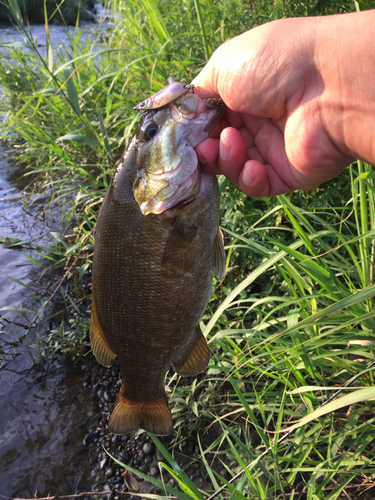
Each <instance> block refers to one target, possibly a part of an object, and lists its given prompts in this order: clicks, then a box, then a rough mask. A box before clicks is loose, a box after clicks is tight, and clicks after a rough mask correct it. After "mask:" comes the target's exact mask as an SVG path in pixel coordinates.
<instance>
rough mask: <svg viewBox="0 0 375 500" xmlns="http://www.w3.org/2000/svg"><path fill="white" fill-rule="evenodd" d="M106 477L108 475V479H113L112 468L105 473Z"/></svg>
mask: <svg viewBox="0 0 375 500" xmlns="http://www.w3.org/2000/svg"><path fill="white" fill-rule="evenodd" d="M105 475H106V477H111V476H113V469H112V468H111V467H110V468H109V469H107V470H106V471H105Z"/></svg>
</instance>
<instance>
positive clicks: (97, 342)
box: [90, 294, 116, 367]
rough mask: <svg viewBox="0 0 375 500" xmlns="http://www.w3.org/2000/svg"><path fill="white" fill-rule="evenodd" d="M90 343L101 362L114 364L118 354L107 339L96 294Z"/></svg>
mask: <svg viewBox="0 0 375 500" xmlns="http://www.w3.org/2000/svg"><path fill="white" fill-rule="evenodd" d="M90 343H91V349H92V352H93V353H94V356H95V357H96V359H97V360H98V361H99V363H101V364H102V365H104V366H107V367H110V366H112V364H113V361H114V360H115V357H116V354H115V353H114V352H113V350H112V349H111V348H110V346H109V344H108V342H107V339H106V338H105V336H104V333H103V329H102V326H101V324H100V320H99V315H98V309H97V306H96V300H95V295H94V294H93V295H92V306H91V318H90Z"/></svg>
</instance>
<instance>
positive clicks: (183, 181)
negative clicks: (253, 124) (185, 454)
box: [90, 84, 225, 435]
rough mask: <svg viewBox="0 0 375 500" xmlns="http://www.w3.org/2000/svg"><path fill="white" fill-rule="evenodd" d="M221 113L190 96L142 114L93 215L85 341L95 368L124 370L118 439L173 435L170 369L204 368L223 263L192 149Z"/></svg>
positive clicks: (116, 413) (212, 205) (206, 183)
mask: <svg viewBox="0 0 375 500" xmlns="http://www.w3.org/2000/svg"><path fill="white" fill-rule="evenodd" d="M180 85H183V84H180ZM165 102H166V100H165V99H164V100H163V101H162V103H163V104H164V103H165ZM222 112H223V109H222V108H218V107H212V106H209V105H207V104H206V103H205V102H204V101H203V100H202V99H200V98H199V97H198V96H197V95H195V94H191V93H185V94H184V95H182V96H179V97H178V99H177V100H174V101H172V102H168V103H167V104H165V105H163V106H162V107H158V108H155V109H152V110H150V111H147V112H145V113H144V114H143V117H142V119H141V121H140V123H139V125H138V127H137V130H136V132H135V134H134V136H133V139H132V140H131V142H130V144H129V147H128V148H127V150H126V151H125V153H124V155H123V157H122V159H121V161H120V163H119V165H118V167H117V170H116V173H115V174H114V176H113V178H112V181H111V183H110V186H109V189H108V191H107V194H106V196H105V198H104V200H103V204H102V207H101V209H100V212H99V216H98V222H97V227H96V236H95V247H94V261H93V273H92V274H93V280H92V286H93V295H92V309H91V322H90V340H91V346H92V350H93V352H94V354H95V357H96V358H97V360H98V361H99V362H100V363H102V364H103V365H105V366H111V365H112V363H113V361H114V359H115V357H116V356H117V358H118V361H119V364H120V368H121V373H122V387H121V389H120V392H119V394H118V396H117V399H116V402H115V405H114V409H113V412H112V415H111V417H110V420H109V429H110V431H111V432H113V433H115V434H126V433H128V432H130V431H134V430H137V429H139V428H142V429H145V430H147V431H149V432H152V433H154V434H157V435H166V434H169V433H170V432H172V429H173V424H172V417H171V412H170V410H169V407H168V402H167V397H166V394H165V390H164V380H165V375H166V373H167V371H168V369H169V366H170V365H172V366H173V368H174V370H175V371H176V372H177V373H178V374H180V375H184V376H189V375H196V374H198V373H200V372H202V371H204V370H205V369H206V367H207V365H208V362H209V359H210V349H209V347H208V345H207V342H206V339H205V338H204V336H203V335H202V333H201V331H200V328H199V320H200V317H201V315H202V313H203V311H204V309H205V307H206V305H207V302H208V299H209V295H210V291H211V283H212V274H213V271H214V270H215V273H216V274H217V275H218V277H219V278H221V277H222V276H223V275H224V272H225V253H224V247H223V239H222V235H221V232H220V230H219V189H218V183H217V180H216V177H215V176H209V175H206V174H204V173H203V172H201V169H200V166H199V162H198V159H197V155H196V153H195V151H194V147H196V146H197V145H198V144H199V143H200V142H202V141H203V140H204V139H205V138H206V137H207V136H208V135H209V133H210V132H211V130H212V129H213V128H214V126H215V125H216V124H217V122H218V121H219V119H220V117H221V115H222Z"/></svg>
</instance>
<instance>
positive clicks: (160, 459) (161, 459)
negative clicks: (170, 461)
mask: <svg viewBox="0 0 375 500" xmlns="http://www.w3.org/2000/svg"><path fill="white" fill-rule="evenodd" d="M155 455H156V460H157V461H158V462H164V460H165V458H164V455H163V454H162V452H161V451H160V450H159V448H156V454H155Z"/></svg>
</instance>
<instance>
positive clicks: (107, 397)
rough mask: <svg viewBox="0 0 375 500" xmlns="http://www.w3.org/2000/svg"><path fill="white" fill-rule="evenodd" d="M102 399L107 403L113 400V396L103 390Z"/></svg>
mask: <svg viewBox="0 0 375 500" xmlns="http://www.w3.org/2000/svg"><path fill="white" fill-rule="evenodd" d="M103 397H104V401H106V402H107V403H112V402H113V398H112V396H111V395H110V394H109V392H108V391H105V393H104V396H103Z"/></svg>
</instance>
